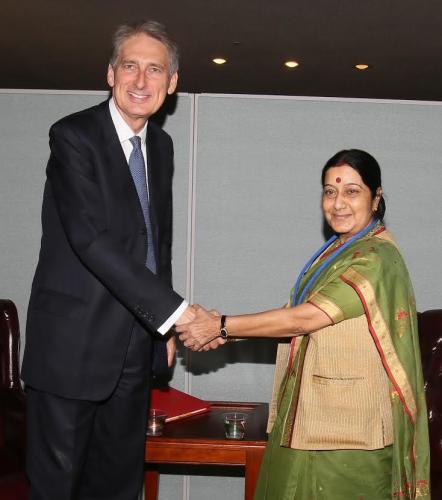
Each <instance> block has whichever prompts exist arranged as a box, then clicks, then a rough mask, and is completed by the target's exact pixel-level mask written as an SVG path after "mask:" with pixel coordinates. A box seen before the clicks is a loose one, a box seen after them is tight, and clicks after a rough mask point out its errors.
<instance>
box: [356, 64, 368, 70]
mask: <svg viewBox="0 0 442 500" xmlns="http://www.w3.org/2000/svg"><path fill="white" fill-rule="evenodd" d="M369 67H370V66H369V65H368V64H355V68H356V69H359V70H360V71H364V70H365V69H368V68H369Z"/></svg>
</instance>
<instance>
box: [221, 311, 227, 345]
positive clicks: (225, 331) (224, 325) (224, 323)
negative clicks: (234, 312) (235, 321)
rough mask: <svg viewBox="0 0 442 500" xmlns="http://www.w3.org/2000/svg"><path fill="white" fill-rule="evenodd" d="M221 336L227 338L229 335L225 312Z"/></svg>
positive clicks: (222, 318)
mask: <svg viewBox="0 0 442 500" xmlns="http://www.w3.org/2000/svg"><path fill="white" fill-rule="evenodd" d="M219 336H220V337H221V338H222V339H224V340H227V339H228V337H229V332H228V331H227V327H226V315H225V314H223V315H222V316H221V326H220V329H219Z"/></svg>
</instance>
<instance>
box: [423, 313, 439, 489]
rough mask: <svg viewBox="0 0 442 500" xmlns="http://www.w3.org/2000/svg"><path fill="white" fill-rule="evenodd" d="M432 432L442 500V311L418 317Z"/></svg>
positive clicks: (434, 472) (434, 478)
mask: <svg viewBox="0 0 442 500" xmlns="http://www.w3.org/2000/svg"><path fill="white" fill-rule="evenodd" d="M418 324H419V342H420V348H421V356H422V370H423V374H424V380H425V396H426V400H427V406H428V426H429V431H430V459H431V488H432V497H433V498H435V499H436V498H442V309H433V310H430V311H425V312H423V313H419V314H418Z"/></svg>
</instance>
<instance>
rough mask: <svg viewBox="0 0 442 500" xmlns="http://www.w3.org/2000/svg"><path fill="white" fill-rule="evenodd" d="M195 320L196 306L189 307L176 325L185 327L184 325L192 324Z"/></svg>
mask: <svg viewBox="0 0 442 500" xmlns="http://www.w3.org/2000/svg"><path fill="white" fill-rule="evenodd" d="M193 319H195V308H194V306H191V305H189V306H188V307H187V308H186V309H185V311H184V312H183V314H182V315H181V316H180V317H179V318H178V319H177V321H176V323H175V325H183V324H184V323H190V321H192V320H193Z"/></svg>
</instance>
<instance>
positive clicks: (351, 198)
mask: <svg viewBox="0 0 442 500" xmlns="http://www.w3.org/2000/svg"><path fill="white" fill-rule="evenodd" d="M381 194H382V191H381V189H380V188H378V191H377V193H376V196H375V197H374V198H372V194H371V191H370V188H369V187H368V186H366V185H365V184H364V182H363V180H362V178H361V176H360V175H359V173H358V172H357V171H356V170H355V169H354V168H352V167H350V166H349V165H341V166H339V167H331V168H329V169H328V170H327V172H326V173H325V179H324V188H323V193H322V210H323V212H324V217H325V219H326V220H327V222H328V224H329V226H330V227H331V228H332V229H333V231H335V232H336V233H338V234H339V235H340V239H341V241H342V242H344V241H346V240H348V239H349V238H351V237H352V236H354V235H355V234H356V233H358V232H359V231H361V230H362V229H364V227H365V226H367V225H368V224H369V222H370V220H371V219H372V217H373V212H374V211H375V210H376V208H377V206H378V203H379V199H380V197H381Z"/></svg>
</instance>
